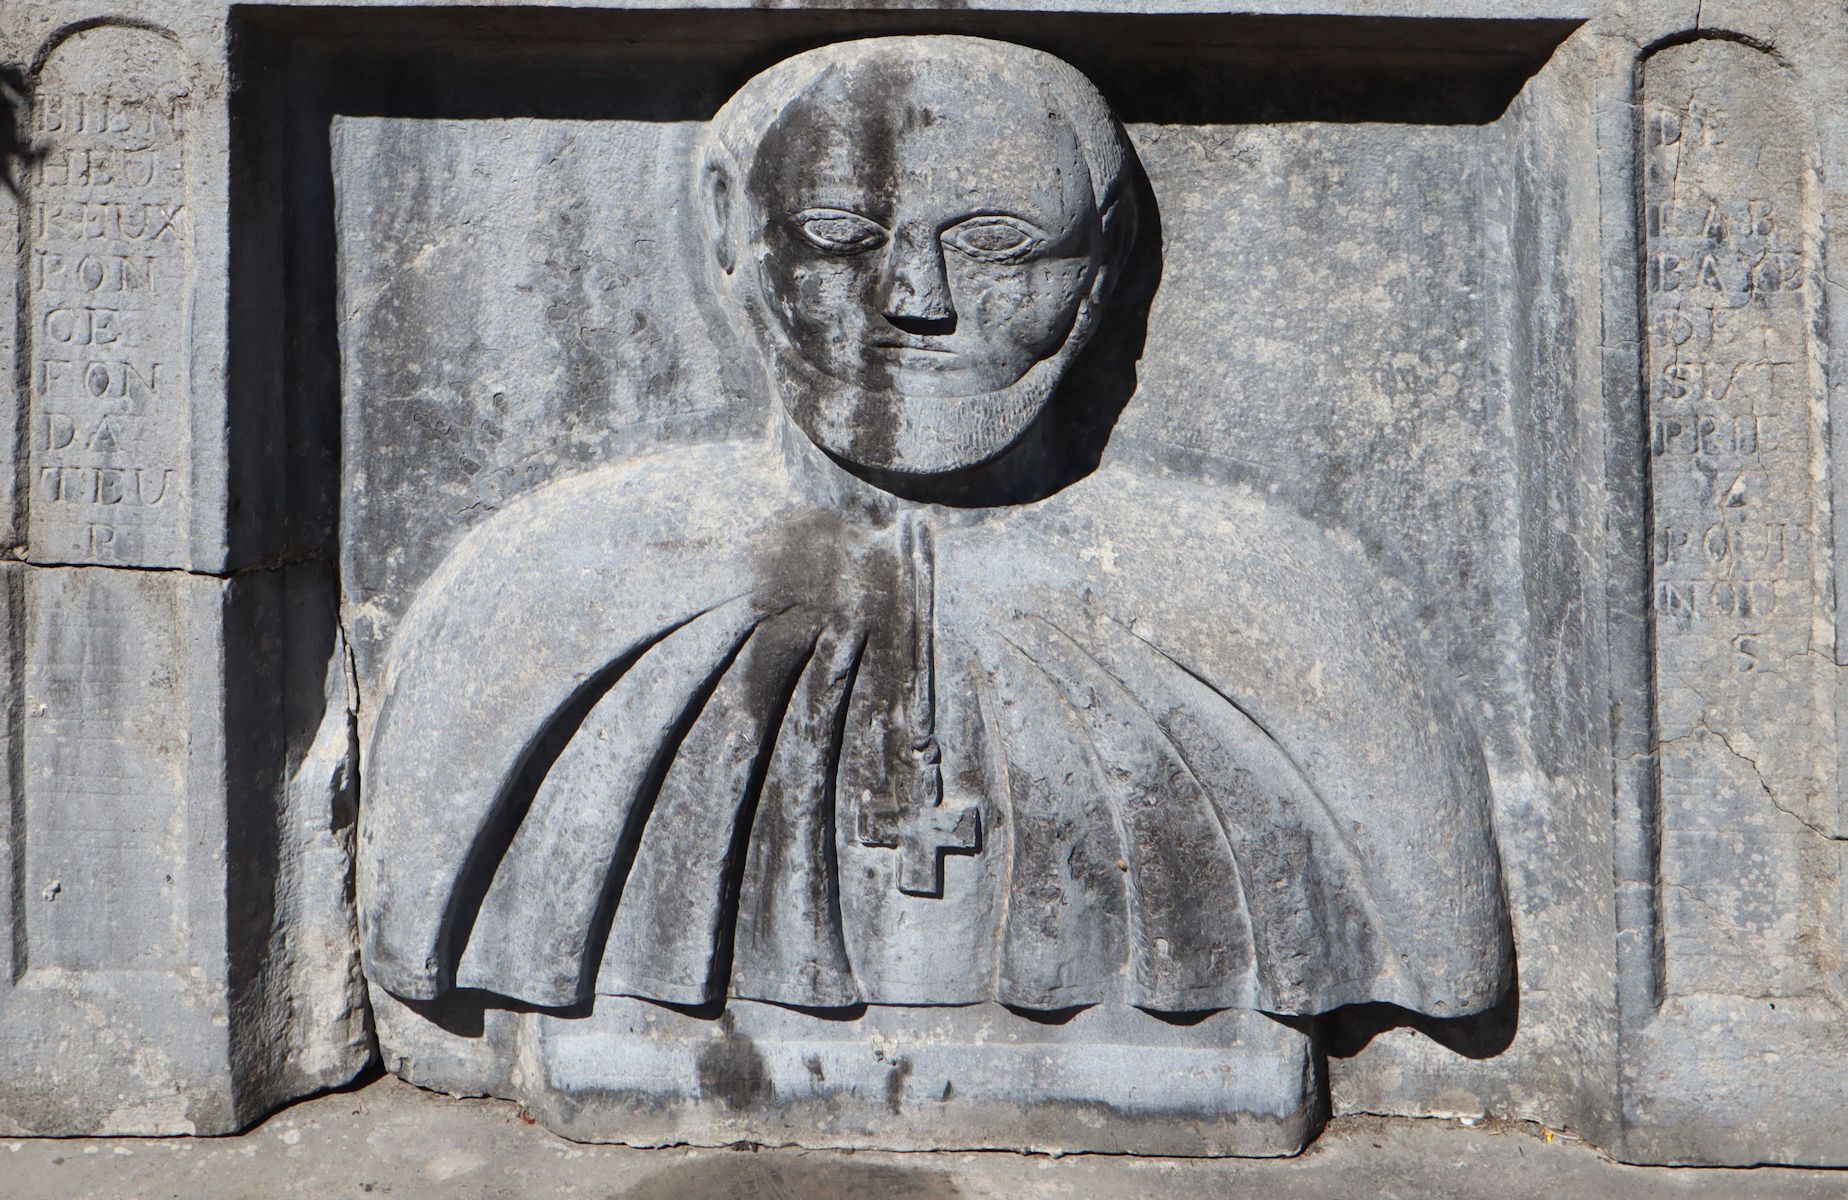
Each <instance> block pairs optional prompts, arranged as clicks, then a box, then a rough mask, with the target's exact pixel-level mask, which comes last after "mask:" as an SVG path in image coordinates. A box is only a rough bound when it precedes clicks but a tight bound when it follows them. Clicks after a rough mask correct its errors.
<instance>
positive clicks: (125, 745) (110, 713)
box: [0, 566, 369, 1134]
mask: <svg viewBox="0 0 1848 1200" xmlns="http://www.w3.org/2000/svg"><path fill="white" fill-rule="evenodd" d="M4 578H5V582H6V584H7V585H8V586H7V588H6V591H5V594H6V595H7V596H8V597H10V598H11V600H10V604H11V605H12V608H11V610H10V611H11V612H12V614H13V615H14V617H15V619H16V624H15V625H14V627H13V628H14V629H15V630H17V631H18V633H17V635H16V636H15V637H14V638H13V639H11V640H10V642H9V644H11V645H13V646H15V647H16V648H17V649H16V652H15V654H14V655H13V656H12V658H10V659H9V660H8V662H9V664H10V665H11V667H12V669H14V670H17V671H19V672H20V673H21V676H22V682H21V683H20V685H19V690H18V691H17V692H16V693H13V694H15V695H17V696H18V697H19V701H18V704H19V712H18V716H17V719H16V720H12V721H11V722H10V724H11V726H12V728H13V731H14V736H13V737H12V738H9V744H8V757H9V758H11V757H12V756H15V755H16V756H17V759H18V761H19V762H20V763H21V764H22V767H23V769H21V770H18V771H16V772H14V773H13V774H12V775H11V779H12V786H11V787H9V794H10V795H11V796H12V806H11V820H10V822H9V830H8V838H7V842H8V848H9V851H10V853H9V855H8V864H9V867H10V868H11V869H10V870H9V871H8V875H9V876H10V877H11V879H10V882H11V884H12V886H10V887H9V888H8V893H7V894H8V903H7V908H8V911H9V912H10V915H11V920H10V921H9V925H8V928H9V929H10V932H11V935H12V936H11V938H10V941H9V953H10V958H11V964H12V972H11V976H10V981H9V986H8V987H7V988H6V989H5V991H4V992H0V1014H3V1018H0V1028H4V1030H5V1033H4V1035H3V1036H0V1067H3V1068H4V1070H5V1072H6V1073H7V1075H8V1076H9V1077H10V1078H13V1079H15V1080H18V1081H21V1082H19V1083H18V1084H16V1085H15V1086H14V1087H13V1088H12V1089H11V1090H10V1091H9V1092H8V1094H7V1095H6V1096H5V1097H4V1099H0V1127H4V1128H6V1129H8V1130H9V1131H13V1132H23V1133H31V1132H59V1133H71V1132H96V1133H137V1134H153V1133H212V1132H228V1131H231V1130H233V1129H236V1128H239V1127H241V1126H242V1125H243V1124H245V1123H247V1122H249V1121H250V1120H252V1119H254V1118H255V1117H256V1116H258V1115H260V1114H261V1113H262V1112H264V1111H266V1110H267V1108H268V1107H269V1106H270V1105H271V1104H273V1103H274V1102H276V1101H277V1100H278V1099H281V1098H285V1097H288V1096H292V1095H297V1094H300V1093H301V1092H302V1091H306V1090H312V1089H313V1088H314V1087H316V1086H326V1085H328V1084H332V1083H337V1082H340V1081H341V1080H343V1079H345V1078H347V1077H349V1076H350V1075H351V1074H352V1072H353V1071H354V1070H356V1069H357V1067H358V1066H359V1065H360V1064H361V1063H362V1062H363V1061H364V1059H365V1057H366V1055H367V1054H368V1053H369V1048H368V1045H367V1037H366V1023H365V1019H364V1014H363V1011H362V1010H361V1009H360V1008H359V1007H358V1004H357V1001H358V996H359V993H358V991H357V987H356V977H355V974H354V956H353V952H352V950H351V948H350V947H351V924H350V916H349V913H348V909H347V908H346V904H345V899H344V880H345V879H346V878H347V874H348V868H347V864H346V852H345V850H344V849H342V843H341V841H340V839H341V837H342V834H341V830H342V829H345V828H348V827H350V823H351V813H350V805H349V804H348V803H347V802H343V801H342V800H341V796H342V794H343V793H344V792H345V791H346V790H347V789H348V786H349V785H348V783H347V782H346V778H347V777H346V770H347V768H346V767H345V766H344V765H343V764H345V763H346V762H347V761H348V757H349V756H348V754H347V749H346V748H347V743H348V737H347V726H348V711H347V708H346V704H345V699H344V697H345V657H344V652H343V651H340V652H337V653H335V652H333V647H334V646H335V645H336V644H337V643H336V642H335V640H334V639H333V638H332V637H331V636H330V634H329V631H330V630H331V610H328V609H327V608H326V607H325V605H323V608H322V615H321V617H320V619H319V621H318V622H317V621H316V620H315V619H314V618H313V614H312V606H304V605H302V604H301V603H300V602H296V603H295V604H294V608H295V609H296V611H295V612H293V613H291V612H290V611H289V608H290V604H289V603H288V596H289V594H290V593H291V592H293V593H294V594H296V595H313V594H314V592H313V590H312V589H311V588H309V587H306V586H304V583H305V581H303V580H301V579H299V578H298V579H296V580H293V581H285V579H284V578H283V577H282V576H281V575H280V574H271V575H268V576H263V575H259V576H257V577H255V578H251V579H247V580H239V581H234V582H227V581H224V580H219V579H213V578H210V577H202V576H193V575H187V574H183V573H180V572H165V571H120V570H112V569H108V568H94V567H63V568H42V567H28V566H12V567H9V568H8V569H7V570H6V572H5V573H4ZM323 594H324V593H323ZM305 607H306V608H307V610H308V611H304V608H305ZM317 626H318V630H319V632H318V635H317V632H316V631H317ZM317 640H318V641H319V646H320V649H319V657H318V658H317V657H316V654H315V652H314V651H313V650H312V649H308V648H307V647H311V646H312V645H313V644H314V643H315V641H317ZM291 645H293V646H295V647H298V648H297V649H295V650H294V651H293V655H294V659H295V661H294V662H293V663H291V662H290V661H289V657H290V650H289V647H290V646H291ZM330 664H331V665H332V666H333V668H334V674H333V676H332V691H331V692H330V693H328V694H329V695H331V696H332V697H333V698H334V700H335V702H336V705H337V707H336V708H335V709H334V710H333V711H332V712H331V713H330V714H328V715H327V716H326V717H324V716H323V708H324V705H323V702H322V701H321V690H320V689H321V688H322V680H323V679H326V678H328V676H327V668H328V666H329V665H330ZM277 684H282V685H285V686H291V685H292V686H293V687H294V689H295V690H296V693H297V694H298V695H301V696H303V697H304V699H303V700H302V701H301V702H300V703H296V702H293V701H291V702H290V703H289V704H288V706H287V707H290V708H293V709H295V713H294V714H293V718H292V720H291V717H290V714H288V713H286V712H284V711H283V709H284V707H285V705H284V699H283V694H282V693H279V692H278V691H276V690H275V688H276V685H277ZM308 698H312V699H308ZM323 726H325V727H326V728H327V730H328V731H329V732H328V733H326V734H321V735H320V736H318V737H317V733H318V732H319V730H320V729H321V727H323ZM310 743H312V745H311V744H310ZM292 748H293V749H292ZM330 760H331V761H330ZM291 762H296V763H298V764H299V765H298V766H297V767H296V768H295V774H294V776H293V778H291V777H290V776H288V775H285V774H284V772H285V771H288V770H289V769H290V767H289V764H290V763H291ZM343 810H344V811H345V815H344V817H343V816H342V813H343ZM14 872H17V874H14ZM330 885H331V886H330ZM330 943H331V944H330ZM343 946H344V947H345V948H344V949H343V948H342V947H343Z"/></svg>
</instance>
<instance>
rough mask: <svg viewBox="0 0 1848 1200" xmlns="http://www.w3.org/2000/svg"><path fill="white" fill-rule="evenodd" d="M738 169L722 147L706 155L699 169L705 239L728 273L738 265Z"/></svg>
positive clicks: (722, 268) (722, 267)
mask: <svg viewBox="0 0 1848 1200" xmlns="http://www.w3.org/2000/svg"><path fill="white" fill-rule="evenodd" d="M737 192H738V178H737V172H735V171H734V170H732V164H731V161H730V159H729V157H728V156H727V155H726V154H725V153H724V152H723V151H719V150H715V151H713V152H712V153H710V154H708V155H707V156H706V165H705V166H704V167H703V168H702V169H701V170H700V173H699V198H700V208H701V210H702V213H701V215H702V216H703V217H704V219H705V222H706V240H707V241H708V242H710V243H712V252H713V253H714V254H716V255H717V256H718V259H719V269H720V270H722V271H724V272H725V273H726V274H727V275H730V274H731V273H732V269H733V268H734V267H736V266H737V265H738V231H737V226H736V224H735V221H734V215H735V212H736V209H737V205H738V201H739V197H738V194H737Z"/></svg>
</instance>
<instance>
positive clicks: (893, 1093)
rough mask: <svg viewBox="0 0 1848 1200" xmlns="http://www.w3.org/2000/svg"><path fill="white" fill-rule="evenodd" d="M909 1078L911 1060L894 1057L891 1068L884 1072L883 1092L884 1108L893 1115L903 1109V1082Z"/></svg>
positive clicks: (896, 1114)
mask: <svg viewBox="0 0 1848 1200" xmlns="http://www.w3.org/2000/svg"><path fill="white" fill-rule="evenodd" d="M910 1078H911V1060H910V1059H908V1058H899V1059H894V1060H893V1062H892V1069H891V1070H890V1071H887V1072H886V1085H885V1093H886V1108H887V1109H889V1110H890V1111H891V1113H892V1115H893V1116H895V1117H896V1116H898V1115H899V1114H901V1113H902V1112H904V1110H905V1103H904V1102H905V1083H906V1081H907V1080H909V1079H910Z"/></svg>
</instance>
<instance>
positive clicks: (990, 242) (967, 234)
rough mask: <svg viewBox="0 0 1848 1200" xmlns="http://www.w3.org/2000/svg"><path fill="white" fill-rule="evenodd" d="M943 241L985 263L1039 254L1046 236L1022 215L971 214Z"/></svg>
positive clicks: (1014, 260) (1016, 259)
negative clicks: (1022, 218)
mask: <svg viewBox="0 0 1848 1200" xmlns="http://www.w3.org/2000/svg"><path fill="white" fill-rule="evenodd" d="M943 242H944V244H945V245H947V246H949V247H950V248H951V249H952V250H957V251H960V252H961V253H963V254H967V255H968V256H969V257H970V258H974V259H979V260H980V261H982V262H991V263H1017V262H1025V261H1027V260H1028V259H1030V258H1032V257H1034V256H1035V255H1037V254H1038V253H1039V251H1040V248H1041V247H1043V246H1044V245H1045V244H1046V235H1045V234H1044V233H1042V232H1040V231H1039V230H1038V229H1035V228H1034V227H1033V226H1031V225H1029V224H1027V223H1026V222H1025V221H1023V220H1021V219H1020V218H1019V217H1001V216H990V217H971V218H970V219H969V220H967V221H964V222H963V223H962V224H960V225H956V226H954V227H952V228H950V229H948V230H945V231H944V234H943Z"/></svg>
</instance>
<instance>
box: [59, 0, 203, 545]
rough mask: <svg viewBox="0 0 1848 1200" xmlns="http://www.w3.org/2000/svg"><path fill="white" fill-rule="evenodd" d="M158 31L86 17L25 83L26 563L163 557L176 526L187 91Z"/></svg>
mask: <svg viewBox="0 0 1848 1200" xmlns="http://www.w3.org/2000/svg"><path fill="white" fill-rule="evenodd" d="M184 78H185V76H184V74H183V72H182V70H181V64H180V62H179V59H178V56H177V53H176V50H175V47H174V46H173V45H172V43H170V42H169V41H168V40H167V39H165V38H163V37H161V36H160V35H159V34H156V33H152V32H148V31H146V30H139V29H122V28H112V27H103V28H98V29H91V30H85V31H83V32H80V33H77V34H74V35H73V36H72V37H71V38H69V39H68V40H67V41H65V42H64V43H63V44H61V45H60V46H58V48H57V49H56V50H54V51H53V52H52V54H51V57H50V59H49V60H48V61H47V63H46V66H45V69H44V72H43V74H42V76H41V80H40V89H39V102H38V104H37V105H36V106H35V108H34V111H33V136H34V140H35V142H36V143H37V144H38V145H40V146H42V147H44V148H45V153H44V157H43V158H42V159H40V161H39V162H38V163H37V164H36V165H35V166H34V167H33V168H32V170H31V171H30V173H29V175H28V188H29V190H28V202H27V211H26V219H25V222H24V233H25V244H26V261H25V265H24V271H23V274H24V276H25V282H26V290H27V294H28V296H29V298H30V302H29V305H28V322H27V330H26V333H27V337H28V338H29V342H30V345H31V348H32V349H31V355H32V357H31V362H30V364H29V383H28V387H29V391H30V395H31V423H30V429H29V446H30V449H29V454H30V470H29V471H28V483H29V486H30V489H31V490H30V495H29V500H28V505H29V522H28V530H29V545H30V547H31V553H32V556H33V557H34V558H35V559H38V560H40V561H51V562H83V563H111V562H126V563H135V564H141V565H170V564H175V563H178V562H180V561H181V560H182V555H183V552H184V536H185V532H186V520H185V512H184V506H183V503H182V501H183V498H184V496H185V494H186V490H187V479H186V456H185V447H186V444H187V442H186V430H187V420H188V418H187V396H186V347H187V344H188V341H189V337H188V313H187V309H188V305H187V285H188V277H189V275H190V261H191V254H192V229H191V217H190V214H189V211H188V209H187V202H186V169H187V168H186V133H187V119H188V109H187V100H188V96H187V92H186V90H185V84H184Z"/></svg>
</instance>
